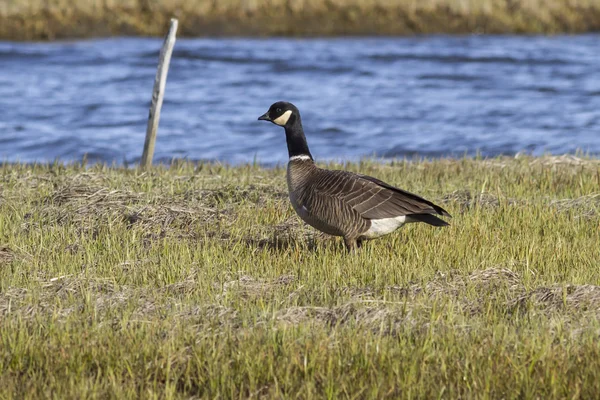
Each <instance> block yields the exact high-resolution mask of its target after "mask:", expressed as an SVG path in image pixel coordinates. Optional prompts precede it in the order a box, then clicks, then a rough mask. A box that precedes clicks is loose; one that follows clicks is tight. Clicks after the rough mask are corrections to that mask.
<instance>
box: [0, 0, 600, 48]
mask: <svg viewBox="0 0 600 400" xmlns="http://www.w3.org/2000/svg"><path fill="white" fill-rule="evenodd" d="M172 17H174V18H177V19H178V20H179V21H180V25H181V26H180V33H181V34H182V35H183V36H207V35H210V36H213V35H216V36H228V35H244V36H273V35H278V36H317V35H318V36H330V35H408V34H421V33H423V34H431V33H452V34H454V33H561V32H566V33H575V32H590V31H598V30H600V2H598V1H596V0H569V1H565V0H523V1H513V0H399V1H394V2H392V1H382V0H335V1H321V0H269V1H266V0H242V1H240V0H222V1H221V0H220V1H209V0H124V1H116V0H77V1H74V2H72V1H66V0H55V1H52V2H48V1H46V0H3V1H2V2H1V3H0V39H9V40H39V39H48V40H52V39H59V38H74V37H92V36H110V35H152V36H162V35H163V33H164V31H165V30H166V27H167V26H168V24H169V19H170V18H172Z"/></svg>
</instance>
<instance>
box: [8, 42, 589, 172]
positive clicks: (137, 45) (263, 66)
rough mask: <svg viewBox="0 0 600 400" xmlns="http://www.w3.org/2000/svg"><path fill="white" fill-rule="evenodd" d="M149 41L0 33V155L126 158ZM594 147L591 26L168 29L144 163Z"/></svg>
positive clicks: (145, 91) (152, 69) (153, 51)
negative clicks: (294, 34) (566, 30)
mask: <svg viewBox="0 0 600 400" xmlns="http://www.w3.org/2000/svg"><path fill="white" fill-rule="evenodd" d="M161 44H162V40H160V39H147V38H141V39H139V38H137V39H136V38H115V39H102V40H91V41H90V40H87V41H74V42H59V43H33V44H32V43H7V42H0V160H7V161H24V162H29V161H52V160H54V159H56V158H60V159H62V160H64V161H71V160H80V159H81V158H82V157H83V155H84V154H86V153H87V154H88V159H90V160H93V161H106V162H113V161H116V162H118V163H120V162H123V161H127V162H136V161H138V160H139V157H140V155H141V151H142V146H143V142H144V135H145V130H146V122H147V116H148V106H149V102H150V98H151V92H152V86H153V82H154V76H155V73H156V64H157V60H158V52H159V49H160V46H161ZM276 100H287V101H291V102H293V103H295V104H296V105H297V106H298V107H299V109H300V111H301V113H302V117H303V122H304V127H305V131H306V134H307V137H308V142H309V145H310V146H311V150H312V152H313V155H315V157H317V158H319V159H338V160H340V159H344V160H346V159H352V160H355V159H358V158H360V157H363V156H373V155H375V156H379V157H403V156H409V157H412V156H415V155H420V156H427V157H438V156H452V155H458V156H460V155H463V154H475V153H476V152H478V151H479V152H480V153H482V154H483V155H486V156H492V155H497V154H515V153H517V152H521V151H524V152H527V153H531V154H541V153H547V152H549V153H560V154H562V153H566V152H574V151H576V150H578V149H579V150H583V151H587V152H590V153H593V154H600V35H582V36H555V37H531V36H467V37H447V36H435V37H413V38H344V39H302V40H299V39H262V40H261V39H180V40H178V41H177V43H176V47H175V52H174V54H173V59H172V62H171V69H170V72H169V78H168V82H167V89H166V95H165V102H164V106H163V110H162V118H161V121H160V129H159V136H158V141H157V146H156V155H155V159H156V160H168V159H171V158H174V157H175V158H181V157H187V158H189V159H193V160H198V159H208V160H220V161H224V162H230V163H240V162H251V161H253V160H255V159H256V160H258V161H259V162H262V163H267V164H272V163H277V162H285V161H286V159H287V151H286V145H285V137H284V133H283V130H282V129H281V128H279V127H276V126H274V125H272V124H268V123H265V122H262V121H257V120H256V119H257V117H258V116H259V115H261V114H262V113H263V112H265V111H266V110H267V108H268V107H269V105H270V104H271V103H273V102H275V101H276Z"/></svg>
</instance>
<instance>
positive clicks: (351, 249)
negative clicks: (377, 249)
mask: <svg viewBox="0 0 600 400" xmlns="http://www.w3.org/2000/svg"><path fill="white" fill-rule="evenodd" d="M362 242H363V241H362V239H350V238H346V237H345V238H344V244H345V245H346V250H348V253H356V251H357V249H359V248H360V247H361V246H362Z"/></svg>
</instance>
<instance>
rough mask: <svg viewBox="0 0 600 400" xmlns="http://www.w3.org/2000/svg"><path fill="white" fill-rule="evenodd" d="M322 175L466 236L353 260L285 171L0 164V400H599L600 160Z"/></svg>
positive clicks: (424, 164)
mask: <svg viewBox="0 0 600 400" xmlns="http://www.w3.org/2000/svg"><path fill="white" fill-rule="evenodd" d="M329 167H333V168H344V169H348V170H352V171H360V172H361V173H365V174H369V175H373V176H376V177H378V178H380V179H383V180H385V181H387V182H389V183H391V184H394V185H397V186H399V187H402V188H405V189H407V190H409V191H412V192H416V193H419V194H422V195H423V196H425V197H427V198H429V199H431V200H432V201H435V202H437V203H439V204H440V205H442V206H444V208H446V209H447V210H448V211H449V212H450V213H451V214H452V215H453V218H452V219H451V220H450V222H451V226H449V227H447V228H443V229H435V228H432V227H430V226H427V225H425V224H414V225H409V226H407V227H404V228H402V229H401V230H400V231H398V232H396V233H394V234H391V235H389V236H386V237H384V238H381V239H378V240H375V241H371V242H368V243H366V244H365V245H364V246H363V248H362V249H361V250H360V251H359V252H358V253H357V254H355V255H349V254H347V253H346V251H345V250H344V247H343V245H342V243H341V241H340V239H339V238H332V237H329V236H325V235H323V234H320V233H318V232H316V231H315V230H313V229H311V228H310V227H307V226H306V225H305V224H303V223H302V222H301V221H300V220H299V219H298V217H297V216H296V215H295V214H294V211H293V210H292V207H291V206H290V203H289V200H288V198H287V190H286V183H285V170H284V169H283V168H261V167H259V166H253V165H248V166H244V165H242V166H235V167H229V166H223V165H218V164H213V163H200V164H193V163H187V162H181V163H179V162H177V163H173V164H172V165H170V166H154V167H152V168H150V169H149V170H147V171H145V172H142V171H139V170H137V169H133V168H120V167H107V166H103V165H90V166H82V165H79V164H71V165H63V164H59V163H55V164H50V165H21V164H4V165H1V164H0V398H49V397H53V398H61V399H69V398H70V399H81V398H148V399H151V398H161V399H162V398H169V399H178V398H182V399H183V398H206V399H215V398H228V399H229V398H303V399H312V398H330V399H345V398H348V399H350V398H353V399H356V398H360V399H367V398H378V399H382V398H390V399H396V398H416V399H428V398H448V399H456V398H496V399H499V398H503V399H530V398H539V399H564V398H570V399H591V398H596V397H597V395H598V393H600V345H599V342H600V286H599V285H600V246H599V243H600V160H598V159H595V158H589V157H585V156H581V157H580V156H573V155H565V156H545V157H528V156H522V157H499V158H491V159H481V158H465V159H439V160H433V161H431V160H414V161H404V160H399V161H394V162H386V163H379V162H372V161H369V160H364V161H361V162H359V163H348V164H344V165H329Z"/></svg>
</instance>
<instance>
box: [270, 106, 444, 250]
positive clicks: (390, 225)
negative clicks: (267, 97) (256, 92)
mask: <svg viewBox="0 0 600 400" xmlns="http://www.w3.org/2000/svg"><path fill="white" fill-rule="evenodd" d="M259 119H263V120H268V121H272V122H273V123H275V124H277V125H281V126H283V127H285V131H286V139H287V144H288V152H289V155H290V161H289V163H288V168H287V184H288V191H289V195H290V201H291V203H292V206H293V207H294V210H295V211H296V213H297V214H298V215H299V216H300V218H301V219H302V220H303V221H305V222H306V223H307V224H309V225H311V226H312V227H314V228H316V229H318V230H320V231H322V232H324V233H327V234H330V235H334V236H342V237H343V238H344V243H345V244H346V247H347V248H348V249H349V250H351V249H353V248H354V247H356V246H360V244H361V242H362V241H363V240H364V239H372V238H375V237H379V236H383V235H385V234H388V233H390V232H392V231H394V230H396V229H398V228H399V227H401V226H402V225H404V224H405V223H408V222H425V223H428V224H430V225H434V226H444V225H448V223H447V222H445V221H444V220H442V219H440V218H438V217H436V215H443V216H448V217H449V216H450V215H449V214H448V213H447V212H446V210H444V209H443V208H441V207H439V206H437V205H435V204H433V203H432V202H430V201H428V200H425V199H423V198H422V197H419V196H417V195H415V194H413V193H410V192H406V191H404V190H402V189H398V188H396V187H393V186H391V185H388V184H387V183H385V182H382V181H380V180H378V179H376V178H373V177H370V176H367V175H361V174H356V173H352V172H348V171H341V170H326V169H322V168H319V167H317V166H316V165H315V163H314V160H313V158H312V156H311V155H310V151H309V150H308V145H307V143H306V138H305V136H304V132H303V129H302V124H301V120H300V113H299V112H298V110H297V108H296V107H295V106H293V105H292V104H290V103H285V102H278V103H275V104H273V105H272V106H271V108H270V109H269V111H268V112H267V113H265V114H264V115H263V116H261V117H260V118H259Z"/></svg>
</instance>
